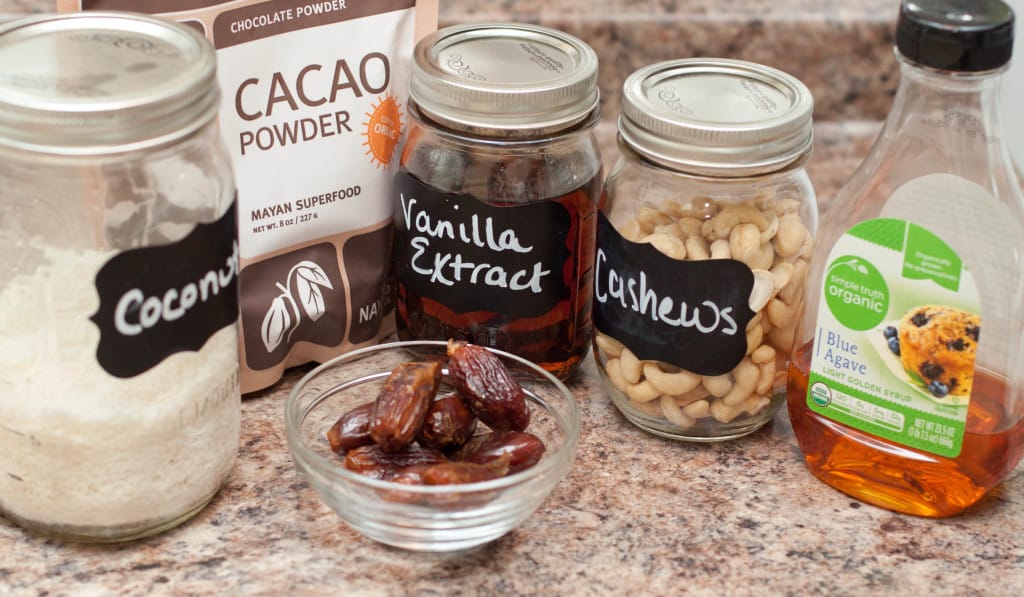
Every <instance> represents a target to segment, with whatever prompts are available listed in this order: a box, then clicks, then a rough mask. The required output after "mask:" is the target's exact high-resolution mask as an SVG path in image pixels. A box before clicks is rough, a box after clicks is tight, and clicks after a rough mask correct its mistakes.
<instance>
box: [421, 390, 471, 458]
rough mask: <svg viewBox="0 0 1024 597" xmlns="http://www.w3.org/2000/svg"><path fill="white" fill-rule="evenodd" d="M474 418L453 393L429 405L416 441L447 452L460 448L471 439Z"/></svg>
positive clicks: (460, 399) (464, 404)
mask: <svg viewBox="0 0 1024 597" xmlns="http://www.w3.org/2000/svg"><path fill="white" fill-rule="evenodd" d="M475 431H476V417H475V416H473V413H472V412H470V410H469V407H467V406H466V403H465V402H463V401H462V398H460V397H459V395H458V394H457V393H455V392H452V393H450V394H447V395H445V396H442V397H440V398H438V399H437V400H435V401H434V402H433V403H432V404H431V405H430V410H428V411H427V418H426V420H425V421H423V427H421V428H420V433H419V435H418V436H417V440H416V441H418V442H419V443H420V444H422V445H424V446H427V447H430V448H434V449H437V450H442V451H447V450H452V449H456V448H459V447H461V446H462V445H464V444H465V443H466V442H468V441H469V439H470V438H471V437H473V433H474V432H475Z"/></svg>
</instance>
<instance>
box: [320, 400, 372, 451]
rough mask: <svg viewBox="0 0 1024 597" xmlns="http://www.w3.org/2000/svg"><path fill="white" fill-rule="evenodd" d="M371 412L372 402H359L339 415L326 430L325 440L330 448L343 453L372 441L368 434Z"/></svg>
mask: <svg viewBox="0 0 1024 597" xmlns="http://www.w3.org/2000/svg"><path fill="white" fill-rule="evenodd" d="M372 414H373V402H367V403H366V404H360V405H359V406H357V407H355V408H353V409H352V410H350V411H348V412H347V413H345V414H343V415H341V417H340V418H339V419H338V421H337V422H336V423H334V425H333V426H331V428H330V429H329V430H328V431H327V442H328V443H330V444H331V449H332V450H334V451H335V452H339V453H341V454H344V453H345V452H348V451H349V450H351V449H353V448H358V447H359V446H366V445H369V444H372V443H373V437H371V436H370V416H371V415H372Z"/></svg>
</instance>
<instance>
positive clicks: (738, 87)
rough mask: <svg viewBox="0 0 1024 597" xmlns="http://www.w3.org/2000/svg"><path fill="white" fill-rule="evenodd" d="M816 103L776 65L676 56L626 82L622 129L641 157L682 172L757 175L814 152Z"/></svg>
mask: <svg viewBox="0 0 1024 597" xmlns="http://www.w3.org/2000/svg"><path fill="white" fill-rule="evenodd" d="M813 107H814V105H813V100H812V98H811V92H810V91H809V90H808V89H807V86H805V85H804V84H803V83H801V82H800V81H799V80H797V79H796V78H794V77H792V76H790V75H788V74H786V73H784V72H782V71H779V70H776V69H774V68H769V67H767V66H762V65H760V64H754V63H751V62H743V61H739V60H727V59H705V58H694V59H685V60H672V61H668V62H660V63H657V64H652V65H650V66H647V67H644V68H642V69H640V70H638V71H636V72H635V73H633V74H632V75H630V76H629V78H627V79H626V82H625V84H624V85H623V98H622V115H621V117H620V118H619V134H620V135H621V137H622V140H623V141H624V142H625V143H626V144H627V145H628V146H629V147H631V148H632V149H633V150H634V151H636V152H637V153H639V154H640V155H642V156H644V157H646V158H647V159H649V160H651V161H653V162H656V163H658V164H661V165H663V166H667V167H669V168H672V169H675V170H680V171H684V172H690V173H694V174H700V175H706V176H753V175H757V174H764V173H767V172H772V171H775V170H779V169H782V168H784V167H786V166H787V165H788V164H790V163H792V162H794V161H795V160H797V159H799V158H800V157H802V156H803V155H804V154H805V153H807V152H808V151H809V150H810V148H811V138H812V130H811V112H812V111H813Z"/></svg>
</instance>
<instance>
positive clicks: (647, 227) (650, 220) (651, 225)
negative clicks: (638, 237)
mask: <svg viewBox="0 0 1024 597" xmlns="http://www.w3.org/2000/svg"><path fill="white" fill-rule="evenodd" d="M636 221H637V222H639V223H640V229H641V230H643V231H644V232H646V233H647V234H650V233H652V232H654V229H655V228H656V227H658V226H661V225H663V224H668V223H669V222H670V221H671V220H670V219H669V216H667V215H665V214H663V213H661V212H660V211H658V210H656V209H654V208H651V207H641V208H640V211H639V212H638V213H637V214H636Z"/></svg>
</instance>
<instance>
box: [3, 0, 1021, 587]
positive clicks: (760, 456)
mask: <svg viewBox="0 0 1024 597" xmlns="http://www.w3.org/2000/svg"><path fill="white" fill-rule="evenodd" d="M854 4H856V6H852V7H851V3H846V2H839V1H838V0H814V1H813V2H803V1H801V0H779V1H777V2H772V3H761V2H757V1H756V0H729V1H718V2H712V1H710V0H687V1H686V2H683V1H682V0H680V1H679V2H676V1H672V0H660V1H656V0H631V1H628V2H614V1H613V0H594V1H593V2H581V1H579V0H575V1H567V2H564V3H559V4H558V7H557V9H556V8H554V6H555V5H554V4H553V3H550V2H534V1H532V0H531V1H519V2H515V3H512V2H487V3H483V2H479V1H474V0H458V1H456V0H452V1H450V2H447V1H446V2H442V5H443V6H442V23H447V22H461V21H466V20H492V19H508V18H514V19H517V20H523V21H531V22H541V23H544V24H547V25H551V26H556V27H559V28H562V29H565V30H567V31H571V32H573V33H577V34H579V35H581V36H583V37H584V38H585V39H587V40H588V41H589V42H591V43H592V44H593V45H594V46H595V47H596V48H598V51H599V53H600V54H601V57H602V75H601V76H602V86H603V87H604V89H605V98H606V104H605V114H606V118H605V121H604V122H603V123H602V124H601V125H600V127H599V131H598V133H599V137H600V139H601V142H602V146H603V147H604V149H605V158H606V163H608V164H611V162H612V161H613V160H614V159H615V155H616V150H615V144H614V124H613V122H614V118H613V116H614V113H615V111H616V110H617V103H616V101H617V100H616V99H615V90H616V88H617V86H618V85H619V84H620V83H621V80H622V78H624V76H625V74H628V72H629V71H631V70H632V69H634V68H637V67H639V66H642V65H643V64H646V63H649V62H653V61H655V60H659V59H662V58H667V57H670V56H695V55H705V56H707V55H721V56H730V57H741V58H748V59H752V60H758V61H762V62H765V63H769V64H773V65H776V66H780V67H781V68H784V69H786V70H789V71H790V72H793V73H794V74H796V75H797V76H799V77H801V78H802V79H803V80H804V81H805V82H806V83H807V84H808V85H809V86H810V87H811V89H812V91H813V92H814V94H815V97H816V100H817V104H816V105H817V110H816V118H817V119H818V124H817V125H816V127H815V128H816V138H815V153H814V156H813V157H812V159H811V162H810V163H809V165H808V170H809V172H810V175H811V178H812V180H813V181H814V183H815V186H816V188H817V191H818V195H819V199H820V201H821V207H822V209H823V210H824V209H827V207H828V205H829V202H830V200H831V197H832V196H834V194H835V191H836V190H837V189H838V187H839V185H840V184H841V183H842V182H843V181H844V180H845V179H846V178H847V177H848V176H849V175H850V173H851V172H852V171H853V169H854V168H855V167H856V165H857V164H858V163H859V161H860V159H861V158H862V157H863V155H864V153H865V152H866V151H867V148H868V146H869V145H870V143H871V140H872V139H873V137H874V134H875V133H876V132H877V130H878V129H877V127H878V125H877V121H878V120H880V119H881V118H882V117H884V114H885V111H886V110H887V109H888V103H889V101H890V98H891V91H892V89H893V87H894V85H895V81H894V76H893V75H894V70H893V68H894V65H893V61H892V55H891V50H890V45H891V38H890V37H889V30H890V29H891V19H892V18H893V17H894V16H895V14H889V13H894V12H895V9H896V4H897V3H896V1H895V0H864V1H863V2H859V3H854ZM49 5H50V2H48V1H47V0H0V13H4V12H13V11H30V10H45V9H46V8H47V7H48V6H49ZM810 5H813V9H814V10H813V11H811V12H810V13H809V12H808V10H809V9H808V6H810ZM305 370H307V369H306V368H298V369H295V370H293V371H291V372H290V373H289V374H288V375H287V376H286V377H285V378H284V379H283V380H282V381H281V382H280V383H279V384H278V385H277V386H275V388H273V389H271V390H268V391H264V392H262V393H259V394H256V395H252V396H249V397H247V398H246V399H245V400H244V402H243V405H242V415H243V435H242V441H241V446H240V452H239V457H238V461H237V463H236V465H235V467H234V469H233V471H232V473H231V476H230V478H229V479H228V482H227V484H226V486H225V487H224V488H223V490H222V491H221V492H220V494H219V495H218V496H217V497H216V498H215V499H214V501H213V502H212V503H211V504H210V505H209V506H208V507H207V508H206V509H205V510H203V511H202V512H201V513H200V514H199V515H198V516H197V517H196V518H194V519H193V520H191V521H189V522H188V523H186V524H185V525H184V526H182V527H180V528H178V529H175V530H172V531H169V532H167V533H164V534H162V535H159V536H157V537H153V538H150V539H146V540H143V541H139V542H135V543H132V544H128V545H122V546H116V547H98V546H80V545H64V544H58V543H54V542H51V541H47V540H44V539H40V538H38V537H35V536H32V535H29V534H26V533H24V532H23V531H22V530H20V529H19V528H18V527H15V526H13V525H12V524H10V523H9V522H7V521H6V520H4V519H2V518H0V595H7V594H11V595H19V596H20V595H108V594H131V595H150V594H161V595H162V594H203V595H206V594H246V595H249V594H272V595H279V594H324V593H333V594H342V595H407V594H416V595H435V594H437V595H439V594H445V595H461V594H465V595H522V594H526V595H540V594H544V595H551V594H559V595H627V594H643V595H646V594H655V595H669V594H709V595H712V594H713V595H720V594H728V595H753V594H817V593H825V594H839V595H866V594H875V593H879V594H915V593H916V594H937V595H972V594H979V595H982V594H984V595H1015V594H1016V595H1019V594H1022V593H1024V468H1018V469H1017V470H1016V471H1015V472H1014V473H1012V474H1011V475H1010V476H1009V478H1008V479H1007V480H1006V481H1005V482H1004V483H1003V484H1002V485H1000V486H999V487H997V488H996V490H995V491H993V493H992V494H991V495H990V496H988V497H987V498H986V499H985V500H983V501H982V502H981V503H980V504H978V505H977V506H976V507H975V508H973V509H972V510H971V511H969V512H968V513H966V514H963V515H960V516H957V517H954V518H949V519H944V520H925V519H918V518H913V517H908V516H904V515H900V514H894V513H892V512H888V511H885V510H881V509H878V508H874V507H872V506H867V505H863V504H860V503H858V502H856V501H854V500H852V499H850V498H848V497H846V496H844V495H843V494H841V493H838V492H836V491H834V490H832V489H830V488H829V487H827V486H825V485H823V484H822V483H820V482H818V481H817V480H816V479H814V478H813V477H812V476H811V474H810V473H809V472H808V471H807V469H806V468H805V466H804V464H803V461H802V458H801V456H800V453H799V451H798V449H797V446H796V442H795V440H794V438H793V434H792V431H791V429H790V426H789V423H788V420H787V418H786V415H785V411H783V412H781V413H780V414H779V415H777V417H776V419H775V420H774V421H773V423H772V424H770V425H769V426H767V427H765V428H764V429H762V430H760V431H759V432H757V433H755V434H753V435H752V436H749V437H747V438H744V439H742V440H738V441H734V442H730V443H722V444H714V445H688V444H679V443H675V442H671V441H668V440H663V439H660V438H657V437H654V436H652V435H649V434H646V433H644V432H643V431H640V430H639V429H637V428H635V427H633V426H632V425H631V424H629V423H628V422H627V421H626V420H625V419H624V418H623V417H622V416H621V415H619V413H618V412H617V411H616V410H615V408H614V407H613V406H612V404H611V402H610V401H609V400H608V399H606V398H605V397H604V396H602V394H601V391H600V385H599V381H598V378H597V373H596V369H595V366H594V363H593V360H592V359H588V361H587V362H586V364H585V366H584V367H583V369H582V373H581V376H580V379H579V380H577V381H576V382H575V383H574V384H573V386H572V387H573V389H574V391H575V394H576V397H577V399H578V401H579V403H580V406H581V409H582V417H583V418H582V430H581V438H580V444H579V451H578V453H577V458H576V464H575V467H574V469H573V470H572V472H571V473H570V474H569V476H568V477H567V478H566V479H565V480H564V481H563V482H562V483H561V484H560V485H559V486H558V487H556V489H555V490H554V492H553V493H552V494H551V495H550V496H549V498H548V499H547V501H546V502H545V503H544V504H543V505H542V506H541V508H540V509H539V510H538V511H537V512H536V513H535V514H534V515H533V516H532V517H531V518H530V519H528V520H527V521H526V523H525V524H524V525H522V526H521V527H519V528H518V529H516V530H514V531H513V532H511V533H509V534H508V535H506V536H505V537H503V538H501V539H499V540H498V541H496V542H494V543H491V544H489V545H487V546H484V547H481V548H478V549H476V550H472V551H469V552H463V553H458V554H452V555H447V556H433V555H423V554H415V553H408V552H403V551H400V550H397V549H393V548H389V547H386V546H383V545H380V544H376V543H373V542H372V541H369V540H367V539H364V538H363V537H362V536H360V535H359V534H357V533H356V532H355V531H352V530H350V529H349V528H348V527H346V526H344V525H343V524H342V523H341V522H340V521H339V519H338V518H337V517H336V516H335V515H334V513H333V512H331V511H330V510H329V509H328V508H327V507H326V506H325V505H323V504H322V503H321V502H320V501H319V500H318V498H317V496H316V494H315V492H314V491H313V489H312V488H310V487H309V485H308V484H307V483H306V482H305V481H304V480H303V478H302V477H301V476H300V475H299V474H298V472H297V471H296V470H295V468H294V467H293V465H292V461H291V458H290V456H289V454H288V451H287V447H286V444H285V437H284V423H283V417H282V412H283V406H284V399H285V396H286V395H287V393H288V391H289V390H290V388H291V387H292V385H293V384H294V383H295V382H296V381H297V380H298V379H299V377H300V376H301V374H302V373H303V372H304V371H305Z"/></svg>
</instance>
